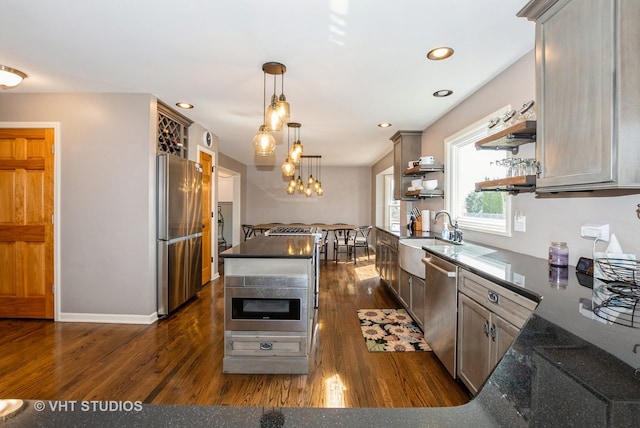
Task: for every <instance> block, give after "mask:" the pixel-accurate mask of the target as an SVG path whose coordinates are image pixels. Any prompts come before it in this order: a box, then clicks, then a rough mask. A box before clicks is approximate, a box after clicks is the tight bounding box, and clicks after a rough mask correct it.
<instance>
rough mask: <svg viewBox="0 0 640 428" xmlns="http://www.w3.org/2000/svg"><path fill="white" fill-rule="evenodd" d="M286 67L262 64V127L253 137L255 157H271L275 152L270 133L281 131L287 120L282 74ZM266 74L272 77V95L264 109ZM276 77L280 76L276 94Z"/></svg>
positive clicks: (288, 112)
mask: <svg viewBox="0 0 640 428" xmlns="http://www.w3.org/2000/svg"><path fill="white" fill-rule="evenodd" d="M286 71H287V67H286V66H285V65H284V64H281V63H279V62H266V63H264V64H262V73H263V77H264V78H263V82H262V125H260V127H259V128H258V132H257V133H256V135H255V137H253V150H254V152H255V154H256V155H257V156H271V155H273V154H274V153H275V151H276V140H275V138H274V137H273V135H271V132H277V131H282V124H283V123H284V122H286V121H287V120H288V119H289V116H290V106H289V103H288V102H287V97H286V96H285V95H284V73H286ZM267 74H269V75H272V76H273V95H272V96H271V102H270V103H269V107H268V108H266V110H265V107H266V100H267V96H266V92H267ZM276 76H282V92H281V94H280V96H278V95H277V94H276Z"/></svg>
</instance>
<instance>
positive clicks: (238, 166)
mask: <svg viewBox="0 0 640 428" xmlns="http://www.w3.org/2000/svg"><path fill="white" fill-rule="evenodd" d="M218 166H219V167H221V168H224V169H227V170H229V171H233V172H234V173H236V174H239V175H240V195H241V200H240V206H241V207H242V210H241V214H240V218H241V221H240V223H241V224H244V223H246V222H247V221H246V206H247V166H246V165H245V164H243V163H240V162H238V161H237V160H235V159H233V158H231V157H229V156H227V155H225V154H224V153H218ZM216 175H217V174H216ZM230 200H233V198H232V199H230ZM234 202H237V201H234Z"/></svg>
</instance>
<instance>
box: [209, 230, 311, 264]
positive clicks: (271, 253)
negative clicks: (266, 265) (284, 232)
mask: <svg viewBox="0 0 640 428" xmlns="http://www.w3.org/2000/svg"><path fill="white" fill-rule="evenodd" d="M314 239H315V238H314V237H313V236H308V235H291V236H262V235H261V236H255V237H253V238H251V239H247V240H246V241H244V242H242V243H241V244H239V245H236V246H235V247H231V248H229V249H228V250H225V251H223V252H222V253H220V257H223V258H305V259H308V258H310V257H313V251H314V248H315V247H314V246H315V241H314Z"/></svg>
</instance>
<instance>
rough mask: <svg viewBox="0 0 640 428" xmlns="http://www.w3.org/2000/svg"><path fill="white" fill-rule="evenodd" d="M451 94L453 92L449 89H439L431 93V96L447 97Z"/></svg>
mask: <svg viewBox="0 0 640 428" xmlns="http://www.w3.org/2000/svg"><path fill="white" fill-rule="evenodd" d="M451 94H453V91H452V90H451V89H440V90H439V91H435V92H434V93H433V96H434V97H438V98H442V97H448V96H449V95H451Z"/></svg>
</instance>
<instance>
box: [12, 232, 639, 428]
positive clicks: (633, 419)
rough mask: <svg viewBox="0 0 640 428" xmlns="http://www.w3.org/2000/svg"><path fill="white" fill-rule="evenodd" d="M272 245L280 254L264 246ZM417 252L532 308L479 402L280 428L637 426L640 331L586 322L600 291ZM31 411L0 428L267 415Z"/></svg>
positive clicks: (301, 412)
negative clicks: (510, 294) (465, 271)
mask: <svg viewBox="0 0 640 428" xmlns="http://www.w3.org/2000/svg"><path fill="white" fill-rule="evenodd" d="M387 232H389V233H392V234H394V235H396V236H399V237H404V236H400V234H399V233H397V232H395V233H394V232H391V231H387ZM421 237H422V238H424V237H423V236H416V237H414V238H421ZM254 239H256V238H253V239H251V240H250V241H254ZM267 239H268V240H267ZM274 239H278V240H279V241H278V242H281V244H279V245H278V246H273V245H270V244H272V243H275V242H276V241H272V240H274ZM247 242H249V241H247ZM289 243H291V242H289ZM302 247H304V245H302V244H301V245H300V246H299V247H296V246H295V245H294V246H293V247H292V248H298V249H299V250H300V252H301V254H299V255H295V254H290V251H289V249H288V248H289V247H287V238H285V237H278V238H276V237H270V238H263V239H261V240H258V239H256V240H255V241H254V242H252V243H250V244H247V245H244V244H241V245H240V246H238V247H234V248H232V249H231V250H227V251H225V252H224V253H223V254H222V256H223V257H255V256H258V255H261V256H263V257H277V256H279V257H282V256H283V255H286V256H291V257H309V256H310V255H309V254H307V255H304V254H302V253H304V250H302V249H301V248H302ZM423 248H424V249H425V251H428V252H431V253H433V254H436V255H438V256H441V257H444V258H447V259H449V260H450V261H453V262H454V263H456V264H458V265H459V266H461V267H463V268H465V269H468V270H470V271H472V272H474V273H476V274H478V275H480V276H482V277H485V278H487V279H489V280H491V281H494V282H496V283H498V284H500V285H502V286H504V287H505V288H508V289H510V290H513V291H515V292H517V293H519V294H522V295H524V296H526V297H528V298H530V299H532V300H535V301H537V302H539V304H538V306H537V308H536V309H535V311H534V313H533V315H532V316H531V317H530V319H529V320H528V321H527V323H526V324H525V325H524V327H523V329H522V331H521V332H520V334H519V335H518V337H517V338H516V340H515V341H514V343H513V344H512V345H511V347H510V348H509V350H508V351H507V353H506V354H505V356H504V357H503V359H502V360H501V362H500V363H499V364H498V366H497V367H496V369H495V370H494V371H493V373H492V374H491V376H490V377H489V379H488V380H487V382H486V383H485V385H484V386H483V387H482V388H481V390H480V392H479V393H478V395H477V396H476V397H475V398H474V399H473V400H472V401H471V402H469V403H468V404H465V405H463V406H457V407H450V408H409V409H319V408H304V409H300V408H282V409H279V410H278V411H280V412H281V416H283V417H284V426H285V427H289V426H290V427H338V426H348V427H368V428H370V427H372V426H397V427H405V426H407V427H408V426H439V427H459V426H466V425H467V426H473V427H518V426H551V427H555V426H557V427H566V426H576V427H600V426H612V427H636V426H640V380H639V379H638V378H637V377H636V368H639V367H640V350H639V349H640V345H638V347H635V345H636V344H640V329H638V328H635V327H627V326H623V325H617V324H612V323H608V322H605V321H604V320H602V319H601V318H599V317H597V316H595V315H594V314H593V312H591V305H592V302H593V301H596V298H597V297H598V296H597V294H598V290H599V288H600V287H601V286H602V285H603V284H602V283H601V282H600V281H596V283H595V284H594V285H593V286H594V289H593V290H592V289H591V288H589V287H585V286H583V285H581V284H580V282H579V281H578V277H577V275H576V271H575V269H574V268H572V267H569V268H568V270H567V271H566V272H564V273H563V274H564V275H566V284H565V283H563V284H560V283H559V282H558V281H556V278H557V277H558V273H557V272H554V271H550V270H549V266H548V264H547V261H546V260H543V259H538V258H535V257H531V256H527V255H523V254H519V253H514V252H511V251H505V250H501V249H498V248H491V247H487V246H481V245H475V244H473V243H466V244H465V245H464V246H456V247H448V246H444V245H438V244H437V243H435V242H434V245H431V246H425V247H423ZM291 252H293V253H295V250H292V251H291ZM639 323H640V321H639ZM634 349H635V350H636V351H638V353H636V352H634ZM36 405H37V402H35V401H30V402H28V403H27V405H26V407H25V409H24V410H22V411H21V412H20V413H19V414H18V415H16V416H15V417H12V418H10V419H7V420H5V421H4V422H3V425H5V426H7V427H14V426H15V427H18V426H19V427H23V426H24V427H27V426H28V427H31V426H52V427H53V426H140V427H144V426H149V425H154V426H157V427H165V426H167V427H168V426H193V427H204V426H219V427H225V426H229V427H258V426H260V419H261V417H263V414H264V412H266V411H268V410H270V409H262V408H254V407H215V406H169V405H143V406H142V410H140V411H133V412H82V411H73V412H55V413H54V412H50V411H47V410H44V411H40V412H38V411H36V410H35V407H37V406H36ZM273 426H277V425H273Z"/></svg>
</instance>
